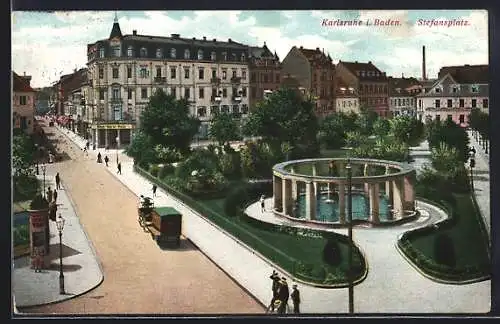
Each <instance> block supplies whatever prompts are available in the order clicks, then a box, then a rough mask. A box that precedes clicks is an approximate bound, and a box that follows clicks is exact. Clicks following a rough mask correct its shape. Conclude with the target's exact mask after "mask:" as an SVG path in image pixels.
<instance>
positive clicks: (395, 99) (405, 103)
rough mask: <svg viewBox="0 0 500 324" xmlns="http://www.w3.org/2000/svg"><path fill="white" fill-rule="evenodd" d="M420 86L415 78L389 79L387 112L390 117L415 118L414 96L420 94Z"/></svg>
mask: <svg viewBox="0 0 500 324" xmlns="http://www.w3.org/2000/svg"><path fill="white" fill-rule="evenodd" d="M421 89H422V86H421V85H420V82H419V81H418V80H417V79H415V78H405V77H404V76H402V77H401V78H393V77H389V110H390V112H391V115H392V116H394V117H396V116H401V115H406V116H413V117H416V116H417V110H416V108H417V105H416V102H417V101H416V98H415V97H416V96H417V95H418V94H419V93H421V91H422V90H421Z"/></svg>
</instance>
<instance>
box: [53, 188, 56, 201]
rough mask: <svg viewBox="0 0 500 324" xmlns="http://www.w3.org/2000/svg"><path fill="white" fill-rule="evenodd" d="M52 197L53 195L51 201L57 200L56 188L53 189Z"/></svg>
mask: <svg viewBox="0 0 500 324" xmlns="http://www.w3.org/2000/svg"><path fill="white" fill-rule="evenodd" d="M52 197H53V199H54V200H53V201H54V202H57V190H56V189H54V193H53V196H52Z"/></svg>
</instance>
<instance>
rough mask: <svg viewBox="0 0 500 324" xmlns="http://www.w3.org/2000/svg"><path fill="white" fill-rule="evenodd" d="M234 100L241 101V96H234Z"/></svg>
mask: <svg viewBox="0 0 500 324" xmlns="http://www.w3.org/2000/svg"><path fill="white" fill-rule="evenodd" d="M232 99H233V101H241V96H240V95H237V96H233V97H232Z"/></svg>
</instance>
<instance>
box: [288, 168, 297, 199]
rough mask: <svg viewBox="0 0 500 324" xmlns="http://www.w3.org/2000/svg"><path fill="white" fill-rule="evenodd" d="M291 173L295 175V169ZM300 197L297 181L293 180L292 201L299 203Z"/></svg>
mask: <svg viewBox="0 0 500 324" xmlns="http://www.w3.org/2000/svg"><path fill="white" fill-rule="evenodd" d="M290 173H292V174H294V173H295V169H294V168H291V169H290ZM298 196H299V195H298V188H297V180H294V179H292V199H293V201H294V202H296V201H297V198H298Z"/></svg>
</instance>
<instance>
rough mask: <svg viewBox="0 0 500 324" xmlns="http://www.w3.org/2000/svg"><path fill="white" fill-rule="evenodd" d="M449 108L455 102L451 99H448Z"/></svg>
mask: <svg viewBox="0 0 500 324" xmlns="http://www.w3.org/2000/svg"><path fill="white" fill-rule="evenodd" d="M446 106H447V107H448V108H451V107H452V106H453V102H452V100H451V99H448V100H447V105H446Z"/></svg>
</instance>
